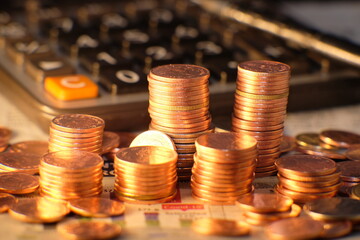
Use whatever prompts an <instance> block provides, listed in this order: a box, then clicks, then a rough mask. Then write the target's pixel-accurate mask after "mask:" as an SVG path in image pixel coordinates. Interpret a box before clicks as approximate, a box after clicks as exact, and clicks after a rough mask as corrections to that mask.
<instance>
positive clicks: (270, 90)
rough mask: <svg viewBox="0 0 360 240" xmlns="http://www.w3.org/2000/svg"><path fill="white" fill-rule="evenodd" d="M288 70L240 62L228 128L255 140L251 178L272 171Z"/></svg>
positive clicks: (280, 65) (274, 64) (279, 138)
mask: <svg viewBox="0 0 360 240" xmlns="http://www.w3.org/2000/svg"><path fill="white" fill-rule="evenodd" d="M289 80H290V67H289V66H288V65H286V64H284V63H280V62H274V61H266V60H255V61H247V62H243V63H240V64H239V65H238V76H237V80H236V92H235V102H234V109H233V116H232V129H233V131H235V132H241V133H246V134H249V135H251V136H253V137H255V138H256V140H257V141H258V149H259V155H258V161H257V164H256V169H255V173H256V174H255V176H259V177H261V176H269V175H272V174H274V173H275V172H276V167H275V165H274V162H275V159H277V158H278V157H279V155H280V144H281V141H282V135H283V129H284V120H285V117H286V107H287V100H288V94H289Z"/></svg>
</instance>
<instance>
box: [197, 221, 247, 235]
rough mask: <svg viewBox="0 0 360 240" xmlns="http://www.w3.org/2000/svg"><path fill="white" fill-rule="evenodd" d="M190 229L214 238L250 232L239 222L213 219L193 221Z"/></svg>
mask: <svg viewBox="0 0 360 240" xmlns="http://www.w3.org/2000/svg"><path fill="white" fill-rule="evenodd" d="M191 229H192V230H193V231H195V232H197V233H200V234H204V235H215V236H243V235H248V234H249V232H250V229H249V227H248V226H247V225H246V224H244V223H242V222H240V221H235V220H226V219H214V218H201V219H197V220H194V221H193V222H192V224H191Z"/></svg>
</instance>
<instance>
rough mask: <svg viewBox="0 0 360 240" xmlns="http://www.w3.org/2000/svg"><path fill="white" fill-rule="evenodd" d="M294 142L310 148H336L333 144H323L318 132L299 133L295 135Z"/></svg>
mask: <svg viewBox="0 0 360 240" xmlns="http://www.w3.org/2000/svg"><path fill="white" fill-rule="evenodd" d="M295 139H296V143H297V144H298V145H300V146H303V147H308V148H311V149H313V150H314V149H323V148H325V149H338V148H337V147H335V146H332V145H329V144H324V142H322V141H321V139H320V135H319V134H318V133H308V132H307V133H301V134H298V135H297V136H296V137H295Z"/></svg>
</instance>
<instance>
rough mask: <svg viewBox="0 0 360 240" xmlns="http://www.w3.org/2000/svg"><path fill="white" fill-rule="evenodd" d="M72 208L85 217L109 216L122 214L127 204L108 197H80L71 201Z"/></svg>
mask: <svg viewBox="0 0 360 240" xmlns="http://www.w3.org/2000/svg"><path fill="white" fill-rule="evenodd" d="M69 204H70V210H71V211H73V212H75V213H76V214H79V215H81V216H85V217H109V216H116V215H121V214H123V213H124V211H125V206H124V204H122V203H121V202H118V201H114V200H110V199H106V198H80V199H73V200H71V201H70V202H69Z"/></svg>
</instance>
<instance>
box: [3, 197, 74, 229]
mask: <svg viewBox="0 0 360 240" xmlns="http://www.w3.org/2000/svg"><path fill="white" fill-rule="evenodd" d="M9 213H10V215H11V216H12V217H14V218H16V219H18V220H19V221H23V222H30V223H52V222H58V221H60V220H61V219H63V218H64V217H65V215H67V214H68V213H69V208H68V207H67V205H66V204H65V203H60V202H56V201H52V200H49V199H46V198H39V197H37V198H28V199H20V200H19V201H18V202H17V203H16V204H15V205H13V206H12V207H11V208H10V209H9Z"/></svg>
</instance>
